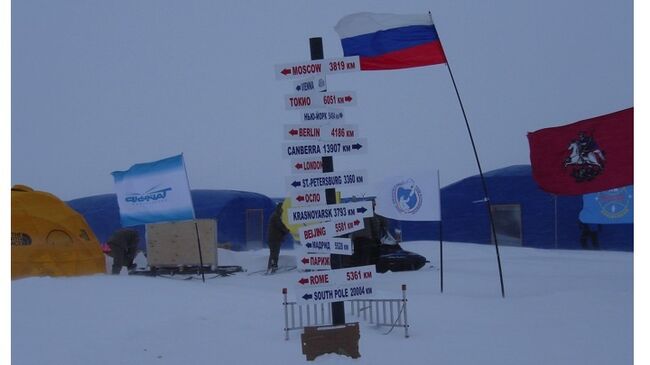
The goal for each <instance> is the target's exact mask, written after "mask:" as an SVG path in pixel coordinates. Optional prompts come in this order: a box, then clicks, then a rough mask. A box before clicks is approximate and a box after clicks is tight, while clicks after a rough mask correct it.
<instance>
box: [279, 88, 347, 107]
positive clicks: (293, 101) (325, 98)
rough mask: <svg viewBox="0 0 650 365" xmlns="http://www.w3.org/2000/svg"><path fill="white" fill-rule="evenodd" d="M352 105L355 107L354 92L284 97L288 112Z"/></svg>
mask: <svg viewBox="0 0 650 365" xmlns="http://www.w3.org/2000/svg"><path fill="white" fill-rule="evenodd" d="M354 105H357V94H356V93H355V92H354V91H328V92H324V93H298V94H289V95H285V96H284V106H285V108H286V109H288V110H292V109H305V108H322V107H330V106H354Z"/></svg>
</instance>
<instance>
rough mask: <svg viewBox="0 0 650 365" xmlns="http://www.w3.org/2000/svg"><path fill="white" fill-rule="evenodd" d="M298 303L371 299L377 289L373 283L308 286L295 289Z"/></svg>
mask: <svg viewBox="0 0 650 365" xmlns="http://www.w3.org/2000/svg"><path fill="white" fill-rule="evenodd" d="M295 292H296V302H298V303H300V304H313V303H330V302H342V301H345V300H349V299H362V298H371V297H373V296H374V293H375V288H374V286H373V283H372V282H363V283H357V284H344V285H329V286H307V287H303V286H300V284H298V286H297V287H296V288H295Z"/></svg>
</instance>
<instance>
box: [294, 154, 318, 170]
mask: <svg viewBox="0 0 650 365" xmlns="http://www.w3.org/2000/svg"><path fill="white" fill-rule="evenodd" d="M291 172H296V173H299V174H304V173H312V174H313V173H322V172H323V158H322V157H320V156H318V157H307V158H294V159H292V160H291Z"/></svg>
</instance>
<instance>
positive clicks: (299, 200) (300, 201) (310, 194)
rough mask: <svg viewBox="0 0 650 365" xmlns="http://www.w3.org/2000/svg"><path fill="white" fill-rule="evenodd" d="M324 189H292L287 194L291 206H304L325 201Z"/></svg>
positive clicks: (321, 203)
mask: <svg viewBox="0 0 650 365" xmlns="http://www.w3.org/2000/svg"><path fill="white" fill-rule="evenodd" d="M325 194H326V193H325V189H314V190H300V191H292V192H291V194H289V198H290V199H291V206H292V207H306V206H309V205H323V204H325V203H326V202H327V196H326V195H325Z"/></svg>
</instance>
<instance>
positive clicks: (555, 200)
mask: <svg viewBox="0 0 650 365" xmlns="http://www.w3.org/2000/svg"><path fill="white" fill-rule="evenodd" d="M553 200H554V202H555V215H554V217H555V249H556V250H557V195H555V194H553Z"/></svg>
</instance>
